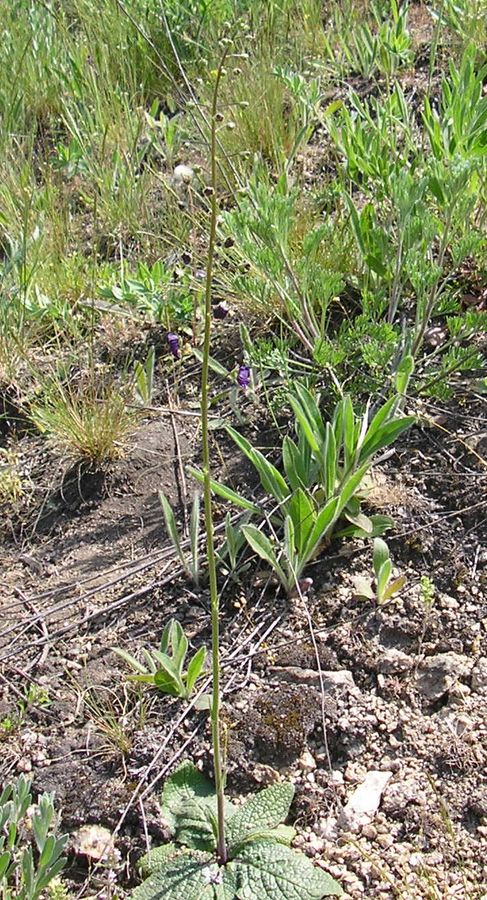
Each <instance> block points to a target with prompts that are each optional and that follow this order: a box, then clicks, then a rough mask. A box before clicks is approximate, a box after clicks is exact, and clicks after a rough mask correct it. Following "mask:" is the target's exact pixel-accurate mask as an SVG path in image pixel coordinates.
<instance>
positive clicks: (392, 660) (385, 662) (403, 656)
mask: <svg viewBox="0 0 487 900" xmlns="http://www.w3.org/2000/svg"><path fill="white" fill-rule="evenodd" d="M413 665H414V660H413V659H412V658H411V657H410V656H408V655H407V653H403V652H402V650H396V649H395V647H391V648H390V649H389V650H383V651H382V652H381V656H380V659H379V661H378V664H377V670H378V671H379V672H382V673H383V674H384V675H400V674H401V673H402V672H409V670H410V669H412V667H413Z"/></svg>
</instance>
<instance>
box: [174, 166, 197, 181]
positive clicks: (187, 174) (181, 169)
mask: <svg viewBox="0 0 487 900" xmlns="http://www.w3.org/2000/svg"><path fill="white" fill-rule="evenodd" d="M173 178H174V181H175V183H176V184H191V182H192V180H193V178H194V169H192V168H191V167H190V166H185V165H184V164H183V163H181V165H179V166H176V167H175V169H174V172H173Z"/></svg>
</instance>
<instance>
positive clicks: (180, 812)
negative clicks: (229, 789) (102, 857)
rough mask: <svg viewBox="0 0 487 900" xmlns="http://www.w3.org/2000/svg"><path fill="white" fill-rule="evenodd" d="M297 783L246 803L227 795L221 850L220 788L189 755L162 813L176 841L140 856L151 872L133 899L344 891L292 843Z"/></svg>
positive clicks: (295, 899) (266, 898)
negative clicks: (290, 821)
mask: <svg viewBox="0 0 487 900" xmlns="http://www.w3.org/2000/svg"><path fill="white" fill-rule="evenodd" d="M293 796H294V787H293V785H292V784H286V783H282V784H274V785H272V786H271V787H268V788H265V790H263V791H260V793H258V794H255V795H254V796H252V797H250V798H249V799H248V800H247V801H246V802H245V803H243V804H242V806H235V805H234V804H232V803H230V802H229V801H228V800H226V801H225V833H226V842H227V843H226V859H225V860H221V859H219V858H218V854H217V839H218V826H217V810H216V798H215V791H214V788H213V785H212V784H211V782H209V781H208V780H207V779H206V778H205V777H204V775H202V774H201V772H199V771H198V769H196V768H195V766H193V765H192V763H190V762H185V763H183V764H182V765H181V766H180V767H179V769H178V770H177V771H176V772H175V773H174V774H173V775H171V776H170V777H169V778H168V780H167V781H166V784H165V786H164V790H163V794H162V814H163V817H164V819H165V821H166V823H167V825H168V826H169V828H170V830H171V833H172V838H173V840H172V842H171V843H169V844H165V845H163V846H161V847H156V848H155V849H154V850H151V851H150V852H149V853H148V854H147V855H146V856H144V857H143V858H142V859H141V860H140V863H139V868H140V871H141V873H142V874H143V875H144V876H146V880H145V881H144V882H143V884H141V885H140V886H139V887H138V888H136V889H135V891H134V892H133V893H132V900H183V898H184V900H276V898H279V900H281V898H283V900H284V898H285V900H322V898H323V897H340V896H341V895H342V894H343V891H342V889H341V887H340V885H339V884H337V882H336V881H335V880H334V879H333V878H332V877H331V876H330V875H328V873H327V872H325V871H324V870H323V869H320V868H318V867H317V866H314V865H313V863H312V862H311V860H310V859H308V857H307V856H305V855H304V854H303V853H298V852H297V851H296V850H293V849H292V848H291V846H290V844H291V842H292V840H293V838H294V837H295V834H296V832H295V830H294V828H292V827H290V826H288V825H283V824H282V823H283V822H284V821H285V819H286V818H287V816H288V813H289V808H290V806H291V803H292V800H293Z"/></svg>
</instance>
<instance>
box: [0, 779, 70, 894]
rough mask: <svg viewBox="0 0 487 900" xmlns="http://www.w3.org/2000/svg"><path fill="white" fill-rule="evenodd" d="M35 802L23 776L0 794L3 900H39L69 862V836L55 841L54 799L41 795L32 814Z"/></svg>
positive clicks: (28, 782) (0, 885)
mask: <svg viewBox="0 0 487 900" xmlns="http://www.w3.org/2000/svg"><path fill="white" fill-rule="evenodd" d="M32 800H33V798H32V793H31V780H30V779H28V778H25V777H24V776H23V775H21V776H20V777H19V778H18V779H17V781H15V782H11V783H8V784H6V785H5V787H4V788H3V791H2V792H1V794H0V895H1V897H2V900H14V898H15V900H37V898H38V897H40V896H41V895H43V892H44V891H45V890H46V888H47V887H48V885H49V884H50V883H51V882H52V881H53V879H55V878H56V876H57V875H58V874H59V872H61V870H62V869H63V868H64V866H65V864H66V861H67V860H66V857H63V856H62V852H63V850H64V847H65V845H66V842H67V840H68V835H64V836H63V837H56V832H55V825H56V814H55V810H54V795H53V794H47V793H44V794H41V795H40V796H39V798H38V800H37V803H36V804H35V807H34V809H33V810H32V809H31V808H32ZM30 829H32V837H33V844H34V847H35V850H34V848H33V847H32V846H31V843H30V834H29V832H30Z"/></svg>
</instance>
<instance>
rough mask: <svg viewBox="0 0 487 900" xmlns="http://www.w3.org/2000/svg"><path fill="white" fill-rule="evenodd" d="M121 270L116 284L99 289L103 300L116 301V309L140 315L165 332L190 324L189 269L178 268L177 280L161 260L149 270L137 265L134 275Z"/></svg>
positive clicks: (191, 315)
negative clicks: (160, 325)
mask: <svg viewBox="0 0 487 900" xmlns="http://www.w3.org/2000/svg"><path fill="white" fill-rule="evenodd" d="M121 268H122V271H121V278H120V281H119V282H118V283H115V284H106V283H105V284H102V285H101V286H100V288H99V292H100V295H101V296H102V297H104V298H106V299H108V300H111V301H115V302H116V304H117V307H115V309H117V308H118V309H119V310H124V311H133V312H134V313H140V314H141V315H143V316H145V317H147V318H148V320H149V321H150V322H153V323H155V324H163V325H164V326H165V327H166V328H167V329H171V328H173V327H175V326H176V325H180V326H181V325H189V323H190V322H191V320H192V317H193V311H194V309H193V308H194V300H193V297H192V295H191V290H190V288H191V277H190V272H189V270H187V269H181V271H180V273H179V275H178V278H177V280H176V279H175V276H174V275H173V272H172V271H171V270H169V269H168V268H166V267H165V266H164V264H163V263H162V262H161V261H158V262H155V263H154V265H153V266H151V267H149V266H147V265H145V263H139V264H138V266H137V270H136V272H135V274H134V275H126V274H125V272H124V267H123V266H122V267H121Z"/></svg>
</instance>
